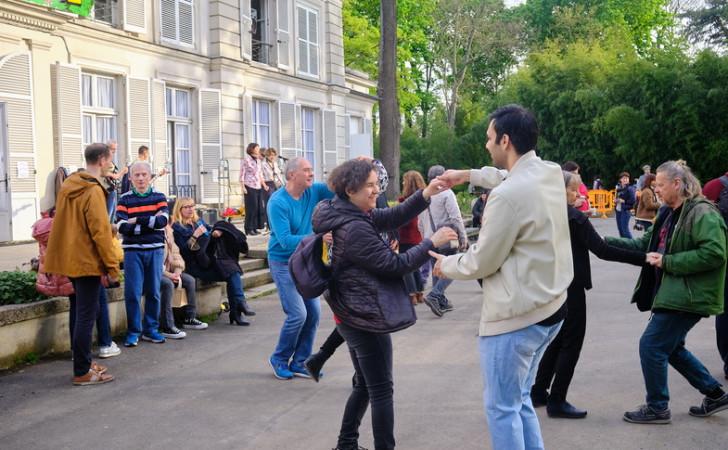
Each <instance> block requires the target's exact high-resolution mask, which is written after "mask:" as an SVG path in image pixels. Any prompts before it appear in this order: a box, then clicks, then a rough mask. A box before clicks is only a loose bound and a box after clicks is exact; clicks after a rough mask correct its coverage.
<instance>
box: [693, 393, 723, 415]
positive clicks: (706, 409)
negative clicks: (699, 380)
mask: <svg viewBox="0 0 728 450" xmlns="http://www.w3.org/2000/svg"><path fill="white" fill-rule="evenodd" d="M724 409H728V394H723V396H722V397H721V398H718V399H712V398H710V397H705V398H704V399H703V404H702V405H700V406H691V407H690V415H691V416H695V417H708V416H712V415H713V414H715V413H717V412H718V411H723V410H724Z"/></svg>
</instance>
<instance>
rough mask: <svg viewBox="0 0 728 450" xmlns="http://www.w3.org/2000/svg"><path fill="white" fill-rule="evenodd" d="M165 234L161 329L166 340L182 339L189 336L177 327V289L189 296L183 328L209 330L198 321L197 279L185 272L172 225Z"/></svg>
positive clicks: (166, 229)
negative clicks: (174, 303) (174, 306)
mask: <svg viewBox="0 0 728 450" xmlns="http://www.w3.org/2000/svg"><path fill="white" fill-rule="evenodd" d="M164 234H165V236H166V238H167V242H166V245H165V246H164V272H163V275H164V276H163V277H162V286H161V288H160V294H161V298H162V309H161V312H160V317H159V329H160V331H161V333H162V335H163V336H164V337H166V338H169V339H182V338H183V337H185V336H187V333H185V332H184V331H182V330H180V329H179V328H177V327H176V326H175V323H174V312H173V311H172V307H173V305H172V298H173V297H174V290H175V289H176V288H178V287H182V288H183V289H184V290H185V293H186V294H187V304H186V305H184V306H183V307H182V309H183V311H184V315H185V318H184V321H183V322H182V328H189V329H191V330H204V329H205V328H207V324H206V323H204V322H200V321H199V320H197V317H196V316H197V302H196V297H195V287H196V286H195V277H193V276H192V275H190V274H188V273H184V272H183V271H184V270H185V260H184V258H182V255H181V254H180V252H179V247H177V244H175V243H174V233H173V231H172V227H171V226H170V225H167V226H166V227H165V229H164ZM180 284H181V285H182V286H180Z"/></svg>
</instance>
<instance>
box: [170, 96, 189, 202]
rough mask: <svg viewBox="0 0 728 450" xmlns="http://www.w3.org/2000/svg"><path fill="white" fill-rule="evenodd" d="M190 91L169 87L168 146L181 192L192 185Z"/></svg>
mask: <svg viewBox="0 0 728 450" xmlns="http://www.w3.org/2000/svg"><path fill="white" fill-rule="evenodd" d="M190 95H191V93H190V91H189V90H186V89H177V88H172V87H168V88H167V89H166V97H167V145H168V146H169V154H171V155H172V161H171V163H172V167H171V169H172V179H173V180H174V184H175V186H176V189H175V191H174V192H179V189H180V188H179V187H180V186H191V185H192V139H191V123H192V120H191V114H190Z"/></svg>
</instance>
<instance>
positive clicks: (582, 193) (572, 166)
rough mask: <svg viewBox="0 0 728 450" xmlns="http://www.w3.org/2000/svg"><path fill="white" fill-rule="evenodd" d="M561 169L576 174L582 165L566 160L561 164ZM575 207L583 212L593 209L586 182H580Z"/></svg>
mask: <svg viewBox="0 0 728 450" xmlns="http://www.w3.org/2000/svg"><path fill="white" fill-rule="evenodd" d="M561 169H562V170H565V171H567V172H571V173H573V174H575V175H579V171H580V170H581V167H579V164H577V163H575V162H574V161H566V162H565V163H564V164H562V165H561ZM574 208H576V209H578V210H579V211H581V212H583V213H588V212H589V211H591V205H589V190H588V189H587V188H586V185H585V184H584V183H580V184H579V197H578V198H577V199H576V202H574Z"/></svg>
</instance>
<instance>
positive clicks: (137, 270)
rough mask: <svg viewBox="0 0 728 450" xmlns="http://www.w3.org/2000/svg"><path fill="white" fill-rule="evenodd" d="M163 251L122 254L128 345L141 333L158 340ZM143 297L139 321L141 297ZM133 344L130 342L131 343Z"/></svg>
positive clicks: (127, 252)
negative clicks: (142, 308)
mask: <svg viewBox="0 0 728 450" xmlns="http://www.w3.org/2000/svg"><path fill="white" fill-rule="evenodd" d="M163 264H164V249H162V248H159V249H154V250H143V251H133V250H132V251H130V250H126V251H125V252H124V303H125V305H126V322H127V342H126V343H127V344H131V343H135V342H136V341H138V339H139V336H140V335H141V334H144V335H146V336H149V337H155V338H156V337H158V336H157V335H158V334H159V309H160V286H161V283H162V281H161V280H162V267H163ZM142 294H144V320H143V322H142V311H141V297H142ZM132 341H133V342H132Z"/></svg>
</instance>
